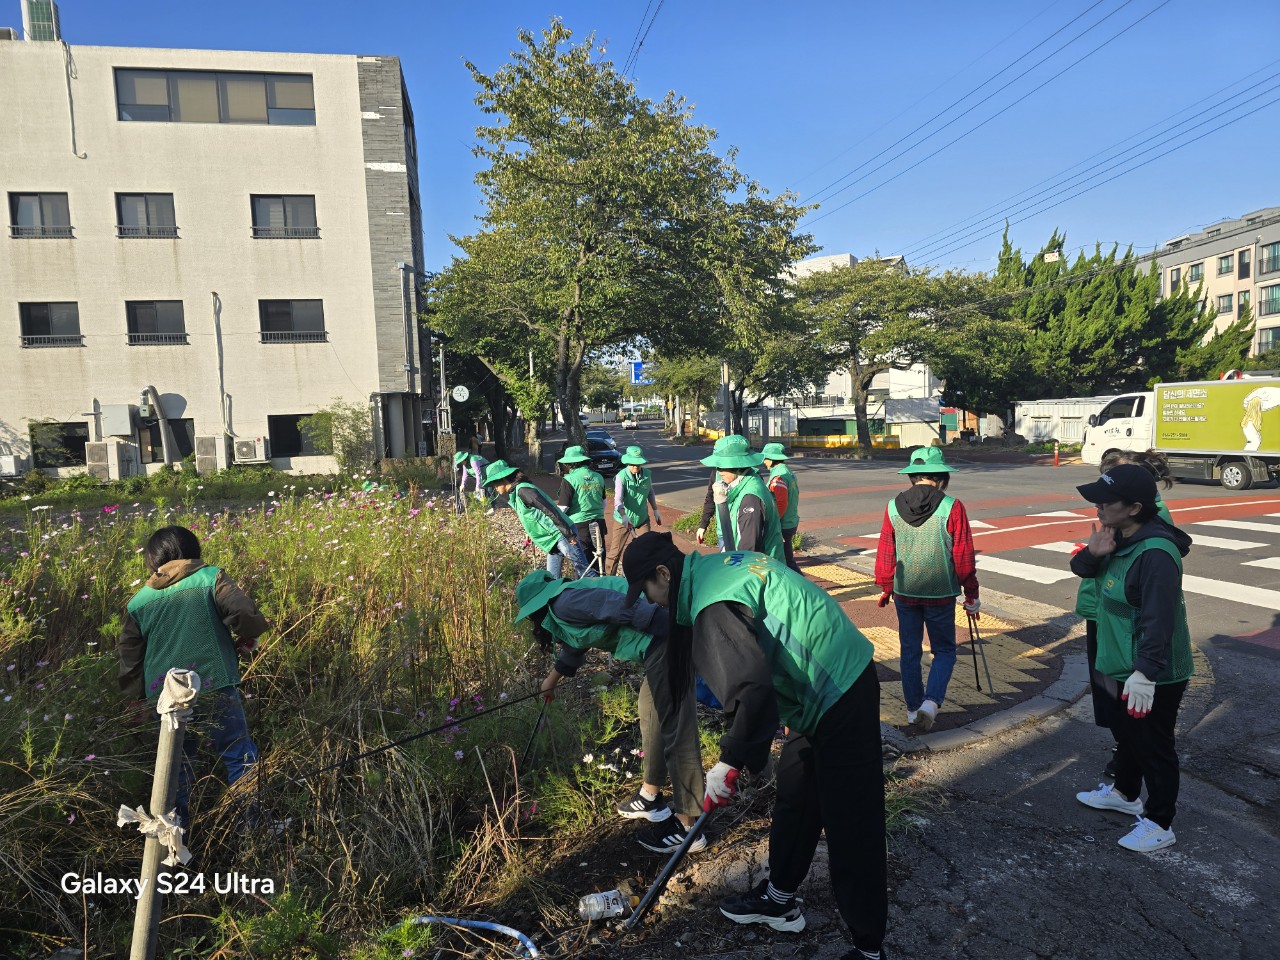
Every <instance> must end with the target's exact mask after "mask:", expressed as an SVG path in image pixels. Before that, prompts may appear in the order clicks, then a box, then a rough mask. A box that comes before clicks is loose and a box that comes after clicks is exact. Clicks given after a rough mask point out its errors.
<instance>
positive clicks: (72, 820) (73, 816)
mask: <svg viewBox="0 0 1280 960" xmlns="http://www.w3.org/2000/svg"><path fill="white" fill-rule="evenodd" d="M75 822H76V815H75V814H74V813H73V814H71V816H69V817H67V823H75Z"/></svg>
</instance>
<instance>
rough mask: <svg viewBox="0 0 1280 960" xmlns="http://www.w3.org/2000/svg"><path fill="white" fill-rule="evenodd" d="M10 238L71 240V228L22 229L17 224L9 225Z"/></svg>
mask: <svg viewBox="0 0 1280 960" xmlns="http://www.w3.org/2000/svg"><path fill="white" fill-rule="evenodd" d="M9 236H11V237H15V238H18V239H26V240H31V239H59V240H71V239H73V237H72V234H71V227H69V226H68V227H20V226H18V225H17V224H16V223H14V224H10V225H9Z"/></svg>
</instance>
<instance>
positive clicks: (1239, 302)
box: [1236, 290, 1249, 317]
mask: <svg viewBox="0 0 1280 960" xmlns="http://www.w3.org/2000/svg"><path fill="white" fill-rule="evenodd" d="M1248 309H1249V291H1248V290H1241V291H1240V296H1238V297H1236V316H1237V317H1243V316H1244V312H1245V311H1246V310H1248Z"/></svg>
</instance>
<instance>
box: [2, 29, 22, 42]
mask: <svg viewBox="0 0 1280 960" xmlns="http://www.w3.org/2000/svg"><path fill="white" fill-rule="evenodd" d="M17 39H18V31H17V30H15V29H14V28H13V27H0V40H17Z"/></svg>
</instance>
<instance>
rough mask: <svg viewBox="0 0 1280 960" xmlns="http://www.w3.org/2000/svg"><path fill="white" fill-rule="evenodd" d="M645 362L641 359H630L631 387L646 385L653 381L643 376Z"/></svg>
mask: <svg viewBox="0 0 1280 960" xmlns="http://www.w3.org/2000/svg"><path fill="white" fill-rule="evenodd" d="M644 368H645V362H644V361H643V360H632V361H631V385H632V386H633V387H647V386H650V385H652V384H653V381H652V380H650V379H649V378H648V377H646V376H645V373H644Z"/></svg>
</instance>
